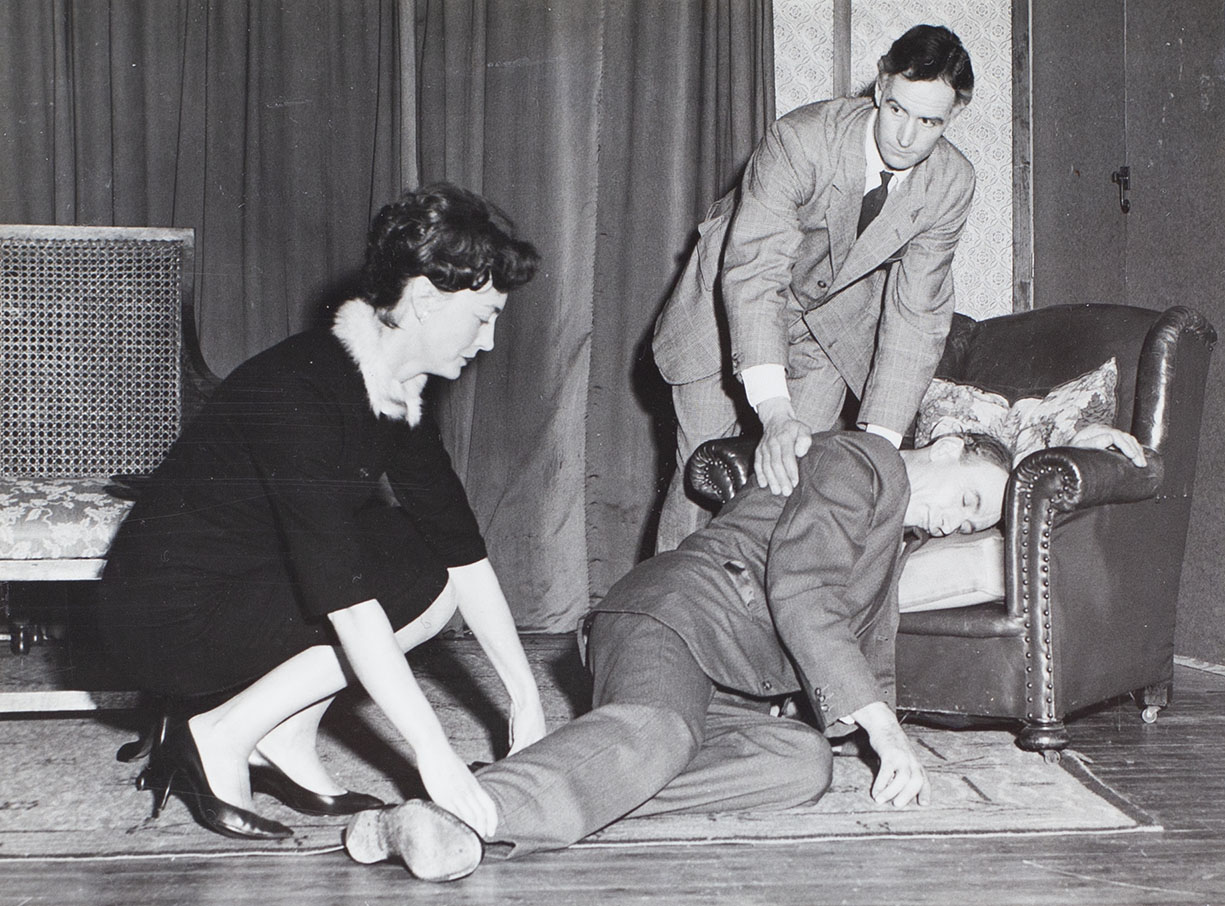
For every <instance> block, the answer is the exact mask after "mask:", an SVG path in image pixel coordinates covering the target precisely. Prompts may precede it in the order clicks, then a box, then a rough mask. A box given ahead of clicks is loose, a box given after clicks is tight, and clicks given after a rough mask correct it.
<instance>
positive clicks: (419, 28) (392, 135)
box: [0, 0, 774, 631]
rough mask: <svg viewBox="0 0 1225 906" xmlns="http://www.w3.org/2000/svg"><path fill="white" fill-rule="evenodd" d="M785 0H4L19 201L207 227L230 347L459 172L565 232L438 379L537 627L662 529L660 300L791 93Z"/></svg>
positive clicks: (228, 354)
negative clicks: (481, 338)
mask: <svg viewBox="0 0 1225 906" xmlns="http://www.w3.org/2000/svg"><path fill="white" fill-rule="evenodd" d="M771 40H772V22H771V3H770V0H564V2H557V0H553V2H549V0H382V2H378V0H283V2H273V0H263V2H239V0H111V2H106V3H103V2H98V0H75V2H73V0H4V2H0V61H2V62H0V167H2V170H0V172H3V173H4V178H3V179H2V180H0V220H3V221H7V222H10V223H67V224H71V223H82V224H100V225H121V226H178V227H193V228H194V229H195V230H196V243H197V253H196V300H197V307H198V321H199V327H200V333H201V338H202V345H203V349H204V353H205V356H206V358H207V359H208V361H209V363H210V364H211V365H212V367H213V369H214V370H215V371H217V372H218V373H219V374H226V373H228V372H229V371H230V370H231V369H232V368H233V367H234V366H235V365H237V364H238V363H239V362H241V361H243V360H244V359H246V358H248V357H249V356H251V355H253V354H254V353H256V352H259V351H260V350H263V349H265V348H267V347H268V346H270V345H272V344H273V343H275V342H277V341H279V340H281V339H282V338H284V337H285V336H288V335H289V334H291V333H294V332H296V331H298V330H301V329H302V328H303V327H305V326H307V325H308V324H310V323H311V322H312V321H313V320H314V319H315V318H316V316H317V315H318V314H319V312H320V311H321V310H324V309H325V308H326V305H325V303H327V302H333V301H335V300H336V299H337V298H339V297H342V296H343V295H344V294H345V292H346V291H347V289H348V288H349V287H348V283H347V281H348V280H349V279H350V278H351V275H352V273H353V271H354V270H355V268H356V267H357V266H359V265H360V262H361V257H362V250H363V239H364V235H365V232H366V228H367V225H368V223H369V218H370V216H371V214H372V213H373V212H374V211H375V210H377V209H378V208H379V207H380V206H381V205H382V204H383V203H384V202H386V201H387V200H389V199H390V198H392V197H394V196H395V195H396V194H398V193H399V191H400V190H401V189H402V188H404V187H407V186H412V185H415V184H416V183H417V181H418V177H420V179H421V180H422V181H428V180H434V179H441V178H446V179H450V180H453V181H455V182H458V183H461V184H463V185H466V186H468V187H470V188H472V189H474V190H476V191H478V192H481V193H483V194H485V195H487V196H488V197H490V198H491V199H493V200H494V201H495V202H497V203H498V204H499V205H501V206H502V207H503V208H505V209H506V211H507V212H508V213H509V214H510V215H511V216H512V217H513V218H514V219H515V220H516V222H517V223H518V224H519V226H520V228H521V231H522V232H523V233H524V234H525V235H526V236H528V237H530V238H531V239H532V240H533V241H534V242H536V244H537V245H538V247H539V248H540V251H541V252H542V254H543V257H544V266H543V269H542V272H541V274H540V275H539V277H538V278H537V279H536V280H535V281H534V282H533V283H532V284H530V285H529V286H528V287H526V288H524V289H522V290H520V291H517V292H516V293H515V297H514V299H513V300H512V302H511V305H510V307H509V308H508V309H507V312H506V314H505V315H504V316H503V318H502V319H500V320H499V327H498V337H497V348H496V349H494V350H493V352H492V353H488V354H485V355H483V356H481V357H479V358H478V359H477V360H476V362H474V363H473V365H471V366H469V368H468V370H467V371H466V372H465V374H464V375H463V377H462V378H461V379H460V380H459V381H457V382H454V383H451V384H443V385H441V386H439V387H437V388H435V389H436V391H438V396H439V400H438V402H439V404H440V408H441V410H442V411H441V413H440V415H441V417H442V420H443V422H444V425H445V426H446V430H447V431H448V434H449V444H450V447H451V450H452V454H453V457H454V459H455V462H456V466H457V469H458V471H459V473H460V475H461V477H462V478H463V479H464V481H465V483H466V485H467V488H468V491H469V495H470V497H471V498H472V501H473V505H474V508H475V509H476V511H477V515H478V517H479V519H480V520H481V524H482V526H483V528H484V530H485V532H486V536H487V538H488V540H489V545H490V549H491V556H492V558H493V560H494V562H495V565H496V566H497V568H498V571H499V574H500V575H501V577H502V580H503V584H504V585H505V587H506V591H507V595H508V597H509V598H510V600H511V606H512V608H513V609H514V611H515V614H516V619H517V620H518V622H519V624H520V626H521V627H522V628H523V629H525V630H541V631H569V630H571V629H573V628H574V626H575V624H576V623H577V621H578V619H579V617H580V616H581V615H582V614H583V613H585V612H586V610H587V609H588V607H589V605H590V602H591V601H592V600H593V599H598V598H600V597H601V596H602V595H603V594H604V593H605V592H606V591H607V589H608V587H609V586H610V585H611V584H612V583H613V582H614V581H616V580H617V579H618V578H620V576H621V575H623V574H624V573H625V572H626V571H627V570H628V569H629V568H630V567H631V566H632V565H633V563H634V562H635V561H636V560H637V559H639V558H640V557H641V556H642V555H643V554H644V553H645V552H646V551H649V550H650V548H651V542H652V539H651V532H652V529H653V526H652V523H651V519H652V514H653V512H654V511H655V509H656V508H657V504H658V500H659V497H660V494H661V489H662V487H663V482H664V481H665V480H666V478H667V472H668V470H670V468H671V459H672V453H671V432H672V425H671V423H670V417H671V403H670V396H669V394H668V392H667V390H666V388H665V387H664V386H663V385H662V383H661V382H660V380H659V378H658V375H657V374H656V373H655V371H654V366H653V364H652V363H651V359H650V355H649V348H648V343H649V337H650V329H651V324H652V321H653V319H654V317H655V314H656V312H657V311H658V309H659V306H660V304H661V303H662V301H663V299H664V297H665V296H666V294H667V291H668V289H669V287H670V284H671V282H672V281H673V279H674V278H675V276H676V274H677V273H678V272H679V268H680V264H681V262H682V258H683V256H684V254H685V253H686V252H687V250H688V247H689V245H690V244H691V241H692V236H693V229H694V227H695V226H696V224H697V222H698V220H699V219H700V217H701V216H702V214H703V213H704V212H705V209H706V208H707V206H708V205H709V204H710V203H711V202H712V201H713V200H714V199H715V198H717V197H718V196H719V194H721V193H722V192H723V191H724V190H725V189H726V188H727V187H729V186H730V185H731V184H732V183H733V182H734V180H735V178H736V176H737V175H738V173H739V171H740V169H741V167H742V166H743V164H744V161H745V160H746V159H747V157H748V154H749V152H750V150H751V149H752V146H753V144H754V143H755V141H756V139H757V138H758V136H759V135H760V134H761V131H762V129H763V128H764V126H765V124H766V123H768V122H769V121H770V119H771V118H772V116H773V112H774V98H773V77H774V73H773V60H772V44H771Z"/></svg>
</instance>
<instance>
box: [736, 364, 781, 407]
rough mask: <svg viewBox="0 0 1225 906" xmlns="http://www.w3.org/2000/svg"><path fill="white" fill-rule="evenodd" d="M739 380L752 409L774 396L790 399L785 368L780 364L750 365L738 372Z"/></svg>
mask: <svg viewBox="0 0 1225 906" xmlns="http://www.w3.org/2000/svg"><path fill="white" fill-rule="evenodd" d="M740 380H741V382H742V383H743V384H744V395H745V396H746V397H748V400H749V405H750V406H752V407H753V409H754V411H756V409H757V407H758V406H759V405H760V404H761V403H763V402H764V401H765V400H768V399H773V398H774V397H776V396H781V397H785V398H786V399H791V393H790V392H789V391H788V390H787V370H786V369H785V368H783V366H782V365H775V364H772V363H767V364H765V365H751V366H750V367H748V368H746V369H744V371H742V372H740Z"/></svg>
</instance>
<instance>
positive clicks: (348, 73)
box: [0, 0, 411, 375]
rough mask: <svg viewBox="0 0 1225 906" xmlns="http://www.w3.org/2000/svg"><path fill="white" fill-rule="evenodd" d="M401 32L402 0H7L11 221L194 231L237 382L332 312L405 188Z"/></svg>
mask: <svg viewBox="0 0 1225 906" xmlns="http://www.w3.org/2000/svg"><path fill="white" fill-rule="evenodd" d="M398 22H399V16H398V6H397V4H396V3H395V2H392V0H384V2H374V0H293V2H285V3H272V2H255V3H242V2H234V0H177V2H176V0H112V2H109V3H101V2H97V0H77V2H70V0H4V2H3V3H0V61H2V62H0V126H2V129H0V172H3V174H4V178H3V179H0V220H4V221H5V222H8V223H63V224H73V223H78V224H94V225H115V226H176V227H193V228H194V229H195V231H196V283H195V287H196V300H197V307H198V321H199V328H200V334H201V345H202V347H203V350H204V354H205V357H206V359H207V360H208V362H209V363H210V365H211V366H212V368H213V370H215V371H217V372H218V373H219V374H223V375H224V374H227V373H228V372H229V371H230V370H231V369H232V368H233V367H234V366H235V365H237V364H238V363H239V362H242V361H243V360H244V359H246V358H249V357H250V356H251V355H254V354H255V353H256V352H259V351H261V350H263V349H266V348H267V347H268V346H271V345H272V344H274V343H276V342H277V341H279V340H281V339H283V338H284V337H286V336H288V335H289V334H291V333H295V332H297V331H299V330H301V329H302V328H303V327H305V326H307V325H308V324H309V323H311V322H312V320H313V319H314V318H315V317H316V316H317V315H318V312H319V310H320V309H321V308H322V307H323V306H324V305H325V304H326V303H327V302H330V301H334V296H335V295H337V294H338V293H340V292H342V291H343V288H344V287H343V284H344V281H345V277H346V275H348V274H351V273H352V272H353V270H354V269H355V268H356V267H357V266H359V265H360V263H361V256H362V252H363V249H364V245H365V234H366V228H367V226H368V224H369V220H370V216H371V213H372V211H373V210H376V209H377V208H378V207H380V206H381V205H382V204H383V203H385V202H386V201H387V200H388V199H390V198H391V197H393V196H394V195H396V194H397V193H398V192H399V191H400V189H401V184H402V182H403V176H402V173H401V160H402V157H403V156H402V155H401V153H400V150H401V147H402V144H401V142H402V130H401V128H400V126H401V121H400V111H399V108H398V103H399V98H400V96H401V92H400V85H399V74H400V47H399V32H398ZM410 159H411V156H410Z"/></svg>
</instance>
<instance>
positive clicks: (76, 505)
mask: <svg viewBox="0 0 1225 906" xmlns="http://www.w3.org/2000/svg"><path fill="white" fill-rule="evenodd" d="M109 484H111V479H109V478H105V477H99V478H54V479H51V478H33V479H28V478H22V479H4V480H0V559H3V560H77V559H94V558H100V557H105V556H106V553H107V551H108V550H109V549H110V546H111V542H112V541H113V540H114V538H115V533H116V532H118V531H119V526H120V525H121V524H122V522H123V520H124V519H125V518H126V517H127V515H128V510H130V509H131V507H132V502H131V501H129V500H120V499H119V498H117V497H112V496H111V495H110V494H108V493H107V491H106V490H105V488H106V486H107V485H109Z"/></svg>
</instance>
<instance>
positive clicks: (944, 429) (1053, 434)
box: [915, 358, 1119, 464]
mask: <svg viewBox="0 0 1225 906" xmlns="http://www.w3.org/2000/svg"><path fill="white" fill-rule="evenodd" d="M1118 378H1119V369H1118V364H1117V363H1116V362H1115V360H1114V359H1113V358H1111V359H1110V360H1108V361H1106V362H1104V363H1103V364H1102V365H1101V366H1100V367H1098V368H1095V369H1094V370H1093V371H1090V372H1087V373H1085V374H1082V375H1081V376H1080V377H1078V378H1075V379H1074V380H1071V381H1068V382H1067V383H1065V384H1060V385H1059V386H1058V387H1055V388H1054V389H1052V390H1051V391H1050V392H1049V393H1047V394H1046V395H1045V396H1044V397H1043V398H1041V399H1037V398H1026V399H1019V400H1017V401H1016V402H1015V403H1013V404H1011V405H1009V403H1008V400H1007V398H1005V397H1003V396H1001V395H1000V394H998V393H992V392H990V391H988V390H983V389H981V388H979V387H974V386H972V385H969V384H958V383H956V382H954V381H948V380H945V379H943V378H936V379H934V380H933V381H932V382H931V384H930V385H929V386H928V388H927V392H926V393H925V394H924V396H923V402H922V403H920V405H919V414H918V417H917V419H916V422H915V446H916V447H922V446H926V445H927V444H928V443H930V442H931V441H932V440H934V439H935V438H937V437H940V436H941V435H944V434H955V433H959V432H967V431H973V432H978V433H982V434H989V435H991V436H992V437H994V438H996V439H997V440H999V441H1001V442H1002V443H1003V444H1004V445H1005V446H1007V447H1008V449H1009V450H1011V451H1012V453H1013V463H1014V464H1015V463H1018V462H1020V461H1021V460H1022V459H1024V458H1025V457H1026V456H1028V455H1029V454H1030V453H1033V452H1034V451H1035V450H1041V449H1043V448H1045V447H1057V446H1062V445H1064V444H1066V443H1067V442H1068V441H1069V440H1071V439H1072V435H1074V434H1075V433H1076V432H1077V431H1079V430H1080V429H1081V428H1083V427H1084V426H1085V425H1089V424H1093V423H1096V422H1104V423H1106V424H1113V423H1114V418H1115V414H1116V411H1117V409H1118V396H1117V394H1116V386H1117V384H1118Z"/></svg>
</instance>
